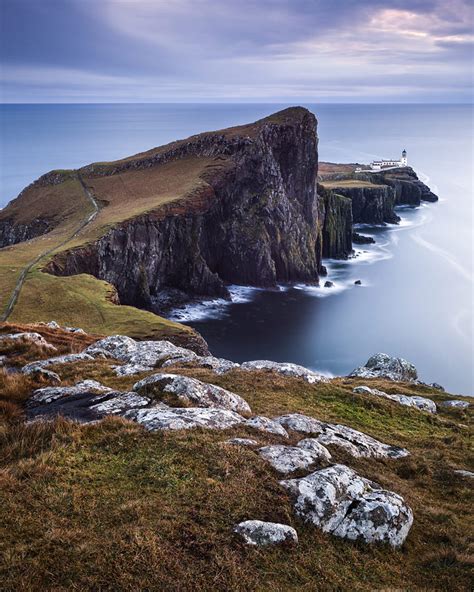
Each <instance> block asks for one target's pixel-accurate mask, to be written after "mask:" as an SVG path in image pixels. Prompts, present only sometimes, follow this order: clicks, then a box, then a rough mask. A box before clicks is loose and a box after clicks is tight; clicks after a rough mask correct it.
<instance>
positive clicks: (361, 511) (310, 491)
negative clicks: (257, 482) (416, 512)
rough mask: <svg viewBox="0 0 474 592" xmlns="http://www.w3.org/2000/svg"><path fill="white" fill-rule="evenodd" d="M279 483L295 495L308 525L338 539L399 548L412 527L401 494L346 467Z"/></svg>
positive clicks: (409, 512) (298, 507) (334, 466)
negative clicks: (386, 488) (386, 544)
mask: <svg viewBox="0 0 474 592" xmlns="http://www.w3.org/2000/svg"><path fill="white" fill-rule="evenodd" d="M280 483H281V485H283V486H284V487H285V488H287V489H288V490H289V491H290V493H291V494H292V495H293V496H294V498H295V502H294V507H295V510H296V513H297V514H298V515H299V516H300V517H301V518H302V519H303V520H304V521H305V522H309V523H311V524H314V525H315V526H317V527H318V528H320V529H321V530H323V531H324V532H328V533H331V534H333V535H335V536H338V537H342V538H347V539H349V540H361V541H363V542H365V543H388V544H389V545H391V546H392V547H400V546H401V545H402V544H403V542H404V541H405V539H406V537H407V535H408V532H409V531H410V528H411V525H412V524H413V512H412V511H411V509H410V508H409V506H408V505H407V504H406V503H405V501H404V499H403V498H402V497H401V496H400V495H398V494H396V493H394V492H392V491H388V490H385V489H382V488H381V487H380V486H379V485H377V484H376V483H374V482H372V481H369V480H368V479H365V478H364V477H361V476H359V475H358V474H357V473H356V472H355V471H353V470H352V469H350V468H349V467H347V466H345V465H333V466H332V467H328V468H326V469H321V470H319V471H315V472H314V473H311V474H310V475H308V476H307V477H303V478H301V479H290V480H286V481H281V482H280Z"/></svg>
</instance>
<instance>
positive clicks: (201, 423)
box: [125, 406, 245, 431]
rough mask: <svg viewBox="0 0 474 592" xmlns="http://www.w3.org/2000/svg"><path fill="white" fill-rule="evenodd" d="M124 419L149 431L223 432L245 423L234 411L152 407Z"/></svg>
mask: <svg viewBox="0 0 474 592" xmlns="http://www.w3.org/2000/svg"><path fill="white" fill-rule="evenodd" d="M125 417H127V418H128V419H133V420H135V421H136V422H138V423H139V424H141V425H143V426H144V427H145V428H146V429H147V430H150V431H156V430H189V429H192V428H207V429H211V430H225V429H227V428H231V427H233V426H235V425H238V424H240V423H244V421H245V419H244V418H243V417H242V416H241V415H239V414H238V413H235V412H234V411H228V410H227V409H210V408H204V409H202V408H196V407H189V408H187V409H171V408H170V409H163V408H160V407H157V406H154V407H150V408H148V409H138V410H132V411H129V412H127V413H126V414H125Z"/></svg>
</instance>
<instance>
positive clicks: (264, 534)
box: [234, 520, 298, 546]
mask: <svg viewBox="0 0 474 592" xmlns="http://www.w3.org/2000/svg"><path fill="white" fill-rule="evenodd" d="M234 532H235V533H236V534H239V535H240V536H241V537H242V538H243V539H244V541H245V542H246V543H247V545H257V546H265V545H276V544H280V543H286V542H289V543H297V542H298V535H297V533H296V530H295V529H294V528H292V527H291V526H288V525H287V524H278V523H277V522H262V521H261V520H245V521H244V522H240V523H239V524H237V525H236V526H235V528H234Z"/></svg>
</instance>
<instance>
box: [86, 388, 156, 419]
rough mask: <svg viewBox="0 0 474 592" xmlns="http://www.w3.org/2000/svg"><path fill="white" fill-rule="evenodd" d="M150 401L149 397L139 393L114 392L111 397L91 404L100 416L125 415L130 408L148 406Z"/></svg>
mask: <svg viewBox="0 0 474 592" xmlns="http://www.w3.org/2000/svg"><path fill="white" fill-rule="evenodd" d="M150 402H151V401H150V399H149V398H148V397H143V396H141V395H138V394H137V393H133V392H130V393H114V396H112V397H111V398H106V399H105V400H102V401H100V402H99V403H95V404H94V405H91V406H90V410H91V411H92V412H94V413H97V415H98V416H106V415H123V414H124V413H125V412H126V411H129V410H130V409H135V408H142V407H146V406H147V405H149V404H150Z"/></svg>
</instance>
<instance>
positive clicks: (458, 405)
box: [440, 399, 469, 409]
mask: <svg viewBox="0 0 474 592" xmlns="http://www.w3.org/2000/svg"><path fill="white" fill-rule="evenodd" d="M440 404H441V405H442V406H443V407H448V408H449V407H451V408H452V409H467V408H468V407H469V403H468V402H467V401H461V400H459V399H451V400H450V401H442V402H441V403H440Z"/></svg>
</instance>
